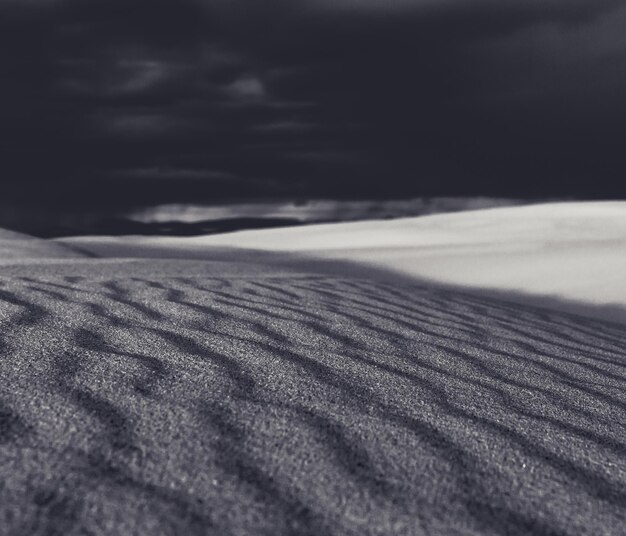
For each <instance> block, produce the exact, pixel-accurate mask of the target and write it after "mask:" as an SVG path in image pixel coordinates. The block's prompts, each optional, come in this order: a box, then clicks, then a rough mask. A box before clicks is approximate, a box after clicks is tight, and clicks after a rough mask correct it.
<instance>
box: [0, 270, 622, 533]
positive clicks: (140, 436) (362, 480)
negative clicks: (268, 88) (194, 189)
mask: <svg viewBox="0 0 626 536" xmlns="http://www.w3.org/2000/svg"><path fill="white" fill-rule="evenodd" d="M248 260H249V259H248ZM0 354H1V356H2V359H0V378H1V380H0V533H1V534H7V535H20V536H21V535H29V534H42V535H43V534H46V535H48V534H58V535H74V534H76V535H79V534H81V535H82V534H88V535H96V534H107V535H109V534H111V535H118V534H119V535H127V534H128V535H131V534H142V535H145V534H150V535H156V534H178V535H194V534H216V535H224V534H237V535H248V534H249V535H258V534H268V535H280V534H294V535H295V534H310V535H327V534H335V535H342V534H350V535H355V536H356V535H369V534H372V535H374V534H389V535H396V534H407V535H409V534H410V535H419V534H520V535H521V534H535V535H548V534H572V535H577V534H583V533H586V534H594V535H595V534H615V535H618V534H623V531H624V526H625V523H626V519H625V518H626V508H625V505H626V392H625V389H624V388H625V386H626V328H623V327H620V326H618V325H616V324H609V323H604V322H602V321H597V320H588V319H585V318H583V317H577V316H573V315H567V314H561V313H552V312H550V311H547V310H544V309H537V308H532V307H530V306H524V305H519V304H512V303H508V302H505V301H499V300H496V299H492V298H485V297H478V296H475V295H472V294H469V293H464V292H459V291H452V290H446V289H444V288H438V287H436V286H423V285H419V284H417V283H415V284H409V283H407V282H406V281H397V282H394V281H393V279H388V280H383V279H378V278H376V277H373V276H372V277H365V276H362V275H359V274H358V273H345V274H344V275H343V276H342V275H341V274H338V273H335V274H330V273H323V272H322V271H318V272H316V271H314V270H312V271H311V272H310V273H307V272H306V270H303V269H301V268H300V269H298V270H295V269H292V270H288V269H284V268H283V267H279V266H277V265H276V266H273V265H272V264H271V263H270V262H266V263H264V264H259V265H254V264H253V263H250V262H241V263H237V262H235V261H231V262H226V261H223V262H215V263H205V262H200V261H197V262H192V261H180V260H175V259H172V260H157V259H152V260H145V259H144V260H141V261H132V262H130V261H123V260H111V259H104V260H97V259H96V260H81V259H77V260H76V262H74V263H73V264H70V263H69V262H62V261H55V262H49V263H47V264H43V265H42V264H41V263H39V264H22V265H19V266H18V265H13V266H5V267H3V268H1V269H0Z"/></svg>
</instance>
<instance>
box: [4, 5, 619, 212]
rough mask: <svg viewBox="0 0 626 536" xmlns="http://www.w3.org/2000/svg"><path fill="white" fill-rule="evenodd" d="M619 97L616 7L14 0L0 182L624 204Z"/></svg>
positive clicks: (42, 187) (89, 189)
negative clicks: (617, 200)
mask: <svg viewBox="0 0 626 536" xmlns="http://www.w3.org/2000/svg"><path fill="white" fill-rule="evenodd" d="M625 90H626V2H624V1H623V0H617V1H616V0H264V1H260V0H246V1H244V0H171V1H165V0H106V1H104V0H0V181H2V182H1V183H0V184H1V185H2V187H3V190H4V192H5V194H6V196H8V197H7V198H15V199H18V198H20V199H22V200H24V199H39V200H40V202H48V203H60V202H62V201H63V200H66V201H68V202H69V203H75V204H76V203H79V204H80V203H90V202H91V203H107V202H110V203H121V202H122V201H124V200H127V201H129V202H133V203H135V202H136V203H146V204H149V203H151V202H163V201H167V202H174V201H186V200H193V201H196V202H197V201H202V200H210V201H215V200H216V199H218V198H221V197H224V198H226V197H244V198H246V197H247V198H255V197H281V196H296V197H305V198H306V197H316V196H325V197H334V196H338V197H341V196H348V197H368V196H372V197H377V196H378V197H382V196H384V197H402V196H408V195H413V196H414V195H442V194H443V195H464V194H490V195H509V196H510V195H526V196H532V195H563V196H567V195H574V196H586V197H608V196H625V195H626V181H625V180H624V179H625V178H626V151H625V150H624V142H625V141H626V98H625V96H626V91H625Z"/></svg>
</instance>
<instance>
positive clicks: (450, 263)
mask: <svg viewBox="0 0 626 536" xmlns="http://www.w3.org/2000/svg"><path fill="white" fill-rule="evenodd" d="M129 242H130V243H133V244H134V245H135V246H136V247H138V248H141V247H157V246H158V247H166V248H168V249H174V250H177V251H179V252H180V254H181V255H183V256H184V255H185V252H187V254H189V253H190V252H192V251H194V252H196V253H197V252H198V251H206V248H207V247H208V246H220V247H224V246H230V247H237V248H252V249H260V250H266V251H280V252H297V253H298V254H304V255H308V256H313V257H315V258H324V259H334V260H345V261H356V262H360V263H367V264H369V265H372V266H375V267H380V268H384V269H388V270H393V271H395V272H398V273H401V274H403V275H408V276H411V277H415V278H418V279H429V280H432V281H434V282H438V283H445V284H451V285H461V286H467V287H472V288H481V289H488V290H494V291H514V292H519V293H523V294H524V295H527V296H530V297H550V298H557V299H561V300H562V299H564V300H570V301H572V302H576V303H578V304H582V305H594V306H595V305H602V306H604V307H605V308H606V307H620V308H621V307H624V306H626V281H625V276H624V274H626V202H588V203H580V202H577V203H551V204H543V205H533V206H525V207H507V208H495V209H486V210H477V211H468V212H461V213H454V214H440V215H435V216H425V217H418V218H403V219H398V220H386V221H364V222H354V223H341V224H326V225H312V226H306V227H293V228H281V229H269V230H254V231H242V232H237V233H229V234H224V235H213V236H205V237H192V238H183V239H180V238H140V239H139V238H113V239H110V238H100V239H90V238H79V239H75V240H69V241H68V242H67V243H75V244H77V245H80V246H81V247H87V249H92V248H93V247H94V245H98V247H99V248H100V249H102V248H103V247H104V246H108V247H109V250H110V249H111V248H113V250H114V249H115V245H116V244H118V245H119V244H122V243H127V244H128V243H129ZM98 247H96V249H98ZM105 249H106V248H105ZM99 252H101V251H99ZM109 254H110V253H109Z"/></svg>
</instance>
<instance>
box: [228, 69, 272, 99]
mask: <svg viewBox="0 0 626 536" xmlns="http://www.w3.org/2000/svg"><path fill="white" fill-rule="evenodd" d="M224 92H225V93H226V95H228V96H229V97H230V98H232V99H235V100H239V101H246V102H258V101H261V100H263V99H265V98H266V97H267V90H266V88H265V85H264V84H263V82H262V81H261V79H260V78H258V77H257V76H249V75H246V76H242V77H241V78H238V79H237V80H235V81H234V82H232V83H230V84H228V85H227V86H226V87H225V88H224Z"/></svg>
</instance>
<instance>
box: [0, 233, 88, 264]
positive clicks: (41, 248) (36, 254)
mask: <svg viewBox="0 0 626 536" xmlns="http://www.w3.org/2000/svg"><path fill="white" fill-rule="evenodd" d="M85 256H86V255H85V253H81V252H78V251H76V250H75V249H73V248H72V247H71V246H69V245H64V244H61V243H58V242H53V241H50V240H41V239H38V238H35V237H32V236H29V235H25V234H22V233H16V232H14V231H9V230H7V229H0V264H6V263H10V264H14V263H18V262H24V261H26V262H32V260H33V259H67V258H80V257H85Z"/></svg>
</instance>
